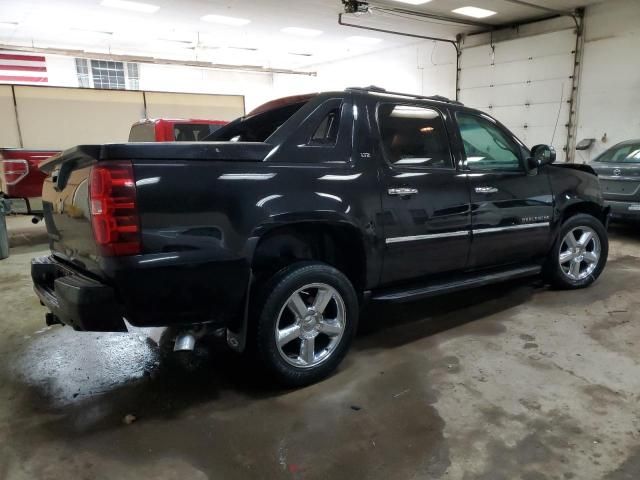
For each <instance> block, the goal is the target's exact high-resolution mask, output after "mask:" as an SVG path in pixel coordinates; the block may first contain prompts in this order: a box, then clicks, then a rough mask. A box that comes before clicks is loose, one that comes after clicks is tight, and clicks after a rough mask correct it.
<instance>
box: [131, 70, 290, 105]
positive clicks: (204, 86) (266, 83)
mask: <svg viewBox="0 0 640 480" xmlns="http://www.w3.org/2000/svg"><path fill="white" fill-rule="evenodd" d="M295 77H298V75H295ZM140 89H141V90H150V91H160V92H186V93H216V94H228V95H244V96H245V105H246V109H247V111H249V110H251V109H252V108H253V107H256V106H258V105H260V104H261V103H264V102H266V101H267V100H271V99H273V95H272V92H273V75H272V74H269V73H252V72H234V71H226V70H211V69H207V68H196V67H188V66H178V65H157V64H150V63H141V64H140Z"/></svg>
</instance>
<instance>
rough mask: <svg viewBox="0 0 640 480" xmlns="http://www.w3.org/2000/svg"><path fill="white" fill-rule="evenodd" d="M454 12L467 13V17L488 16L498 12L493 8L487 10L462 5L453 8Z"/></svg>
mask: <svg viewBox="0 0 640 480" xmlns="http://www.w3.org/2000/svg"><path fill="white" fill-rule="evenodd" d="M451 11H452V12H453V13H458V14H460V15H466V16H467V17H473V18H487V17H490V16H491V15H495V14H496V13H498V12H494V11H493V10H486V9H484V8H478V7H462V8H456V9H455V10H451Z"/></svg>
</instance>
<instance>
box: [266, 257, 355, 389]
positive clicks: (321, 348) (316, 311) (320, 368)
mask: <svg viewBox="0 0 640 480" xmlns="http://www.w3.org/2000/svg"><path fill="white" fill-rule="evenodd" d="M259 297H260V299H259V300H258V305H257V309H256V310H254V312H255V317H257V318H256V320H257V328H256V329H255V332H256V336H255V347H256V353H257V356H258V360H259V362H260V364H261V365H262V366H264V367H265V368H266V369H267V370H268V371H269V372H270V373H271V374H272V375H273V376H274V377H275V378H276V380H278V381H279V382H280V383H282V384H285V385H289V386H302V385H308V384H311V383H314V382H316V381H318V380H320V379H322V378H324V377H326V376H327V375H329V374H330V373H331V372H332V371H333V370H335V368H336V367H337V366H338V364H339V363H340V362H341V361H342V359H343V358H344V356H345V355H346V353H347V350H348V349H349V345H350V343H351V340H352V338H353V335H354V332H355V329H356V323H357V318H358V300H357V297H356V293H355V290H354V288H353V286H352V285H351V282H350V281H349V280H348V279H347V277H346V276H345V275H344V274H342V273H341V272H340V271H339V270H336V269H335V268H333V267H331V266H329V265H326V264H322V263H317V262H301V263H297V264H294V265H291V266H289V267H287V268H285V269H284V270H282V271H281V272H279V273H278V274H276V275H275V277H274V278H272V279H271V280H270V281H269V282H267V284H265V285H264V287H263V288H261V292H260V295H259Z"/></svg>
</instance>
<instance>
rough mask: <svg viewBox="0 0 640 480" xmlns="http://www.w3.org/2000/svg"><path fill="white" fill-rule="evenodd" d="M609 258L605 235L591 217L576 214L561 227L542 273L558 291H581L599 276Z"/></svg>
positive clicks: (596, 221)
mask: <svg viewBox="0 0 640 480" xmlns="http://www.w3.org/2000/svg"><path fill="white" fill-rule="evenodd" d="M608 254H609V241H608V238H607V232H606V230H605V228H604V226H603V225H602V223H601V222H600V221H599V220H598V219H597V218H595V217H592V216H591V215H586V214H579V215H575V216H573V217H570V218H569V219H568V220H567V221H565V223H564V224H563V225H562V228H561V229H560V234H559V235H558V238H557V240H556V242H555V244H554V246H553V248H552V249H551V253H550V255H549V258H548V259H547V265H546V271H547V277H548V279H549V281H550V282H551V284H552V285H553V286H555V287H558V288H565V289H572V288H583V287H587V286H589V285H591V284H592V283H593V282H595V281H596V279H597V278H598V277H599V276H600V274H601V273H602V270H603V269H604V266H605V265H606V263H607V256H608Z"/></svg>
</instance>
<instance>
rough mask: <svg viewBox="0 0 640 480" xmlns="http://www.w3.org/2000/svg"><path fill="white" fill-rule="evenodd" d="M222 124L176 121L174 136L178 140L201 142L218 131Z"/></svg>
mask: <svg viewBox="0 0 640 480" xmlns="http://www.w3.org/2000/svg"><path fill="white" fill-rule="evenodd" d="M220 127H222V125H213V124H203V123H200V124H198V123H176V124H175V125H174V126H173V138H175V139H176V142H199V141H202V140H204V139H205V138H206V137H208V136H209V135H211V134H212V133H213V132H215V131H217V130H219V129H220Z"/></svg>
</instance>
